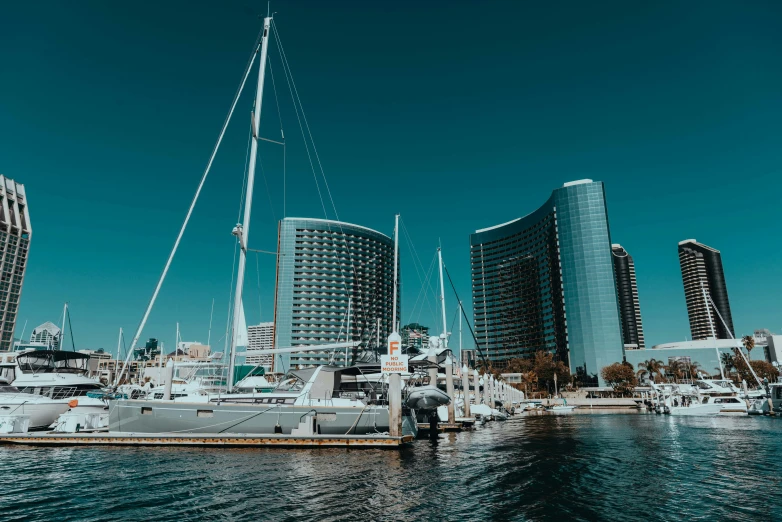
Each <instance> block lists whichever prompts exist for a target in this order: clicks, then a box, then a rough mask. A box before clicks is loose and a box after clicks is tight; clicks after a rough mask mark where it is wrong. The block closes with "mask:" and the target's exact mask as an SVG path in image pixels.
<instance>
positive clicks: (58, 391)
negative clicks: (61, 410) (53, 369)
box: [49, 386, 76, 399]
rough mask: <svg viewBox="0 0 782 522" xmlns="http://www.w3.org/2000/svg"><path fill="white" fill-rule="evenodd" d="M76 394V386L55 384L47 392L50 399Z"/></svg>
mask: <svg viewBox="0 0 782 522" xmlns="http://www.w3.org/2000/svg"><path fill="white" fill-rule="evenodd" d="M75 395H76V386H57V387H55V388H53V389H52V391H51V392H50V393H49V397H50V398H51V399H70V398H71V397H73V396H75Z"/></svg>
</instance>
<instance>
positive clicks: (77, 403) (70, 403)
mask: <svg viewBox="0 0 782 522" xmlns="http://www.w3.org/2000/svg"><path fill="white" fill-rule="evenodd" d="M78 405H79V401H77V400H76V399H71V400H69V401H68V406H69V407H71V408H75V407H76V406H78Z"/></svg>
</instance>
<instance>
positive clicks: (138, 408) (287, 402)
mask: <svg viewBox="0 0 782 522" xmlns="http://www.w3.org/2000/svg"><path fill="white" fill-rule="evenodd" d="M271 29H272V17H271V16H267V17H266V18H264V21H263V32H262V37H261V39H260V42H259V43H258V46H257V48H256V50H255V53H254V56H253V59H252V60H253V61H254V60H255V57H257V56H259V57H260V60H259V69H258V83H257V90H256V96H255V105H254V111H253V113H252V119H251V134H252V139H251V150H250V155H249V164H248V173H247V186H246V190H245V205H244V217H243V221H242V223H240V224H238V225H236V226H235V227H234V229H233V234H234V235H235V236H236V237H237V240H238V242H239V246H240V253H239V265H238V272H237V279H236V289H235V294H234V307H233V310H234V314H233V324H232V328H231V337H230V339H231V343H230V352H229V357H228V380H227V393H220V394H211V395H208V396H206V397H203V398H201V399H200V400H198V401H195V400H191V399H190V398H189V397H182V398H179V399H177V400H173V401H145V400H132V399H124V398H120V399H117V400H116V401H114V404H113V406H112V408H111V413H110V417H109V430H110V431H122V432H129V431H132V432H138V433H163V432H177V433H221V434H230V433H244V434H292V435H317V434H324V435H326V434H329V435H336V434H340V435H353V434H369V433H377V432H381V433H382V432H386V431H389V426H390V419H389V408H388V401H387V398H386V397H384V396H383V395H382V389H378V387H377V386H375V385H374V384H373V383H372V382H371V381H370V380H367V379H366V378H365V377H364V372H365V371H366V370H365V369H362V367H361V366H349V367H333V366H320V367H316V368H312V369H305V370H291V371H289V372H288V373H287V374H286V375H285V377H284V378H283V379H282V380H281V381H280V382H279V384H278V385H277V386H276V387H275V389H274V390H273V391H271V392H267V393H257V392H256V391H255V390H253V391H252V392H250V393H236V391H238V390H236V387H235V385H234V373H235V364H236V357H237V347H239V346H242V343H244V344H245V345H246V340H245V341H243V339H242V336H243V335H246V334H245V332H246V326H243V324H242V323H243V319H244V316H243V307H242V291H243V286H244V275H245V267H246V256H247V245H248V241H249V234H250V218H251V211H252V196H253V186H254V180H255V167H256V160H257V155H258V142H259V140H261V139H263V138H261V137H260V134H259V128H260V127H259V126H260V119H261V109H262V101H263V89H264V77H265V72H266V61H267V53H268V43H269V36H270V30H271ZM251 63H252V62H251ZM247 73H249V69H248V71H247ZM245 79H246V76H245ZM242 85H244V84H242ZM240 92H241V88H240ZM224 129H225V127H224ZM212 158H214V153H213V156H212ZM210 163H211V160H210ZM202 184H203V181H202ZM199 190H200V187H199ZM192 208H193V206H192V205H191V211H192ZM188 217H189V215H188ZM180 238H181V232H180ZM175 248H176V246H175ZM397 248H398V246H397ZM171 257H173V252H172V255H171ZM171 257H169V263H168V265H170V261H171ZM168 265H167V266H166V270H167V268H168ZM164 275H165V270H164V274H163V276H164ZM161 283H162V279H161V281H159V282H158V288H157V289H156V294H157V291H158V290H159V288H160V285H161ZM156 294H155V295H156ZM153 297H154V296H153ZM152 302H154V300H153V301H152ZM149 306H150V307H151V303H150V305H149ZM148 314H149V307H148V309H147V314H146V315H145V318H144V320H146V317H147V316H148ZM141 327H143V321H142V324H141V326H140V329H141ZM140 329H139V330H140ZM139 335H140V333H137V334H136V337H139ZM134 343H135V341H134ZM353 345H354V343H352V342H351V343H336V344H334V345H330V346H324V345H321V346H317V347H313V348H314V349H317V350H324V349H337V348H346V347H350V346H353ZM306 349H307V348H304V347H295V348H294V347H290V348H275V349H272V350H268V351H266V353H269V354H277V353H286V352H294V351H297V352H300V351H304V350H306ZM377 370H379V366H378V367H377V368H376V370H375V371H377ZM169 391H170V390H169ZM378 392H381V393H378ZM403 434H404V435H410V434H412V435H414V434H415V423H414V422H413V421H412V420H411V419H409V418H407V419H405V417H404V415H403Z"/></svg>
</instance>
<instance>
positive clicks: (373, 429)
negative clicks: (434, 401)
mask: <svg viewBox="0 0 782 522" xmlns="http://www.w3.org/2000/svg"><path fill="white" fill-rule="evenodd" d="M361 376H362V369H361V368H360V367H356V366H349V367H347V368H345V367H335V366H318V367H315V368H309V369H303V370H291V371H289V372H288V373H287V374H286V375H285V377H284V378H283V379H282V380H281V382H280V383H279V384H278V385H277V386H276V388H275V389H274V391H272V392H270V393H251V394H248V393H235V394H224V395H220V396H217V395H212V396H209V398H208V400H206V401H198V402H196V401H192V400H189V399H185V398H180V399H177V400H175V401H147V400H132V399H117V400H115V401H112V404H111V410H110V416H109V431H121V432H135V433H164V432H176V433H250V434H255V433H257V434H274V433H279V434H310V435H314V434H323V435H354V434H355V435H365V434H370V433H384V432H387V431H389V410H388V401H387V398H386V395H385V392H384V390H382V389H377V388H376V387H375V386H373V385H372V383H371V382H367V381H366V380H362V379H361V378H360V377H361ZM402 433H403V435H416V433H417V427H416V423H415V421H414V419H413V413H412V412H411V411H410V410H409V409H408V408H403V410H402Z"/></svg>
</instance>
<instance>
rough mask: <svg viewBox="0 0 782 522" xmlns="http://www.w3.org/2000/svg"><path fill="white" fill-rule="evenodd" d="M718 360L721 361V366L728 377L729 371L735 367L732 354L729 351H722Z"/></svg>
mask: <svg viewBox="0 0 782 522" xmlns="http://www.w3.org/2000/svg"><path fill="white" fill-rule="evenodd" d="M720 361H722V367H723V368H725V373H726V374H727V376H728V377H730V371H731V370H732V369H733V368H735V367H736V364H735V362H734V360H733V356H732V355H731V354H729V353H723V354H721V355H720Z"/></svg>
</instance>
